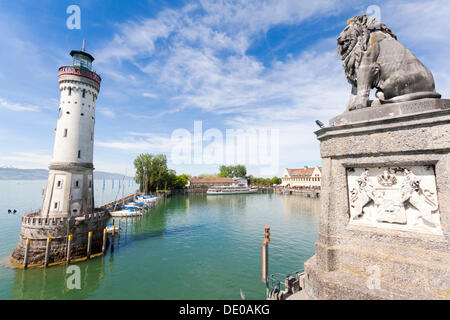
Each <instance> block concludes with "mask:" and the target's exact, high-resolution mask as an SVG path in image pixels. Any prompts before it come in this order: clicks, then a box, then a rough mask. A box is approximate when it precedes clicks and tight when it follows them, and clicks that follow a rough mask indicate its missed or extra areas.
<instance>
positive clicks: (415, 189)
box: [347, 166, 442, 235]
mask: <svg viewBox="0 0 450 320" xmlns="http://www.w3.org/2000/svg"><path fill="white" fill-rule="evenodd" d="M347 185H348V193H349V204H350V222H349V223H350V224H352V225H364V226H370V227H378V228H384V229H397V230H405V231H417V232H423V233H432V234H439V235H442V229H441V222H440V214H439V206H438V199H437V192H436V178H435V174H434V168H433V166H411V167H384V168H347Z"/></svg>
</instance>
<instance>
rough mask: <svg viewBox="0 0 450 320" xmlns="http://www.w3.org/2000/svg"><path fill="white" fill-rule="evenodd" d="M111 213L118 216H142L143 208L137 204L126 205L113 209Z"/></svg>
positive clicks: (112, 215)
mask: <svg viewBox="0 0 450 320" xmlns="http://www.w3.org/2000/svg"><path fill="white" fill-rule="evenodd" d="M109 214H110V215H111V217H117V218H120V217H136V216H142V208H141V207H139V206H136V205H125V206H122V210H118V211H112V212H110V213H109Z"/></svg>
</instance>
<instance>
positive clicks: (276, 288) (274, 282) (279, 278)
mask: <svg viewBox="0 0 450 320" xmlns="http://www.w3.org/2000/svg"><path fill="white" fill-rule="evenodd" d="M302 273H303V270H299V271H295V272H292V273H290V274H283V273H273V274H271V275H270V276H269V277H268V280H269V281H268V285H267V289H268V290H267V299H270V300H282V299H283V298H284V297H285V296H286V295H287V294H289V293H291V291H292V288H291V286H292V282H290V281H289V278H290V277H292V278H293V279H295V280H297V281H298V276H300V275H301V274H302ZM296 285H297V286H298V285H299V284H298V282H297V284H296Z"/></svg>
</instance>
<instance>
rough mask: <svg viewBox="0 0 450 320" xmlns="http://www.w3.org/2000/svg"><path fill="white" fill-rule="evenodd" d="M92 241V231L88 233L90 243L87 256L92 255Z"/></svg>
mask: <svg viewBox="0 0 450 320" xmlns="http://www.w3.org/2000/svg"><path fill="white" fill-rule="evenodd" d="M91 243H92V231H89V233H88V243H87V258H88V259H89V258H90V257H91Z"/></svg>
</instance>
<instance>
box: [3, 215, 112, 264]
mask: <svg viewBox="0 0 450 320" xmlns="http://www.w3.org/2000/svg"><path fill="white" fill-rule="evenodd" d="M109 218H110V215H109V213H108V212H107V211H104V210H99V211H96V212H94V213H91V214H86V215H83V216H78V217H70V218H67V217H60V218H58V217H52V218H43V217H41V215H40V212H39V211H36V212H33V213H30V214H27V215H24V216H23V217H22V227H21V232H20V240H19V243H18V244H17V246H16V248H15V249H14V252H13V253H12V255H11V263H12V265H13V266H21V265H23V261H24V256H25V250H26V241H27V239H29V241H30V246H29V253H28V264H29V265H30V266H38V265H43V264H44V259H45V248H46V242H47V237H50V238H51V244H50V252H49V263H56V262H65V261H66V258H67V243H68V241H67V239H68V237H67V236H68V235H69V234H71V235H72V237H73V238H72V241H71V260H75V259H78V258H84V257H86V255H87V243H88V240H87V239H88V233H89V232H92V244H91V254H96V253H100V252H102V246H103V230H104V229H105V227H106V222H107V221H108V219H109Z"/></svg>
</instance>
